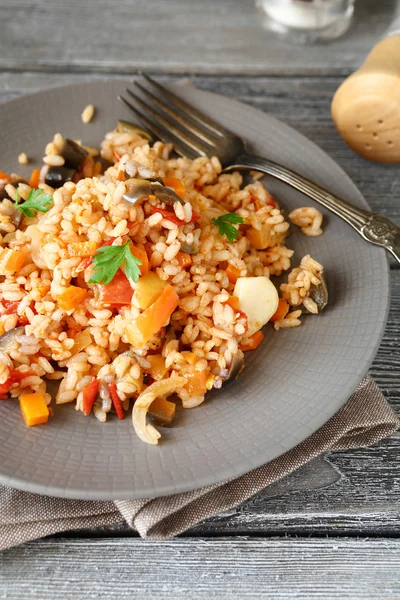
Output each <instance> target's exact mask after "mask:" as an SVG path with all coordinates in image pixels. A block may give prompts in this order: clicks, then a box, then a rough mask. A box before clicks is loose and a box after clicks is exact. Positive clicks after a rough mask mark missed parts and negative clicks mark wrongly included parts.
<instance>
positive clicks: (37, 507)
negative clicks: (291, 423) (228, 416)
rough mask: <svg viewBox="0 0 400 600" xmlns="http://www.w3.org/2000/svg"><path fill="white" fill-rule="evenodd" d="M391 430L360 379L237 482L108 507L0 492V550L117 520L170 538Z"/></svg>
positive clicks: (377, 395)
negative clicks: (311, 426) (335, 406)
mask: <svg viewBox="0 0 400 600" xmlns="http://www.w3.org/2000/svg"><path fill="white" fill-rule="evenodd" d="M398 425H399V421H398V419H397V417H396V415H395V414H394V413H393V411H392V410H391V408H390V406H389V405H388V403H387V402H386V400H385V398H384V396H383V394H382V393H381V392H380V391H379V389H378V387H377V386H376V384H375V383H374V382H373V381H372V380H371V379H370V378H368V377H367V378H365V379H364V380H363V381H362V382H361V383H360V385H359V386H358V388H357V390H356V391H355V392H354V394H353V395H352V397H351V398H350V400H349V401H348V402H347V404H345V405H344V406H343V408H342V409H341V410H340V411H339V412H338V413H337V414H336V415H335V416H333V417H332V418H331V419H330V420H329V421H328V422H327V423H326V424H325V425H323V427H321V428H320V429H319V430H318V431H316V432H315V433H314V434H313V435H311V436H310V437H309V438H308V439H306V440H305V441H304V442H302V443H301V444H299V445H298V446H296V447H295V448H293V449H292V450H289V452H286V453H285V454H283V455H282V456H279V457H278V458H276V459H274V460H272V461H271V462H269V463H267V464H265V465H263V466H262V467H259V468H258V469H254V470H253V471H250V472H249V473H246V474H245V475H242V476H241V477H237V478H236V479H231V480H229V481H224V482H222V483H218V484H215V485H210V486H207V487H204V488H201V489H198V490H194V491H192V492H186V493H183V494H176V495H174V496H166V497H162V498H148V499H144V500H117V501H115V502H105V501H104V502H97V501H96V502H94V501H89V500H66V499H63V498H52V497H49V496H41V495H39V494H31V493H28V492H21V491H19V490H14V489H11V488H9V487H0V549H1V550H3V549H5V548H9V547H11V546H16V545H18V544H22V543H24V542H26V541H28V540H32V539H36V538H40V537H43V536H46V535H50V534H54V533H57V532H61V531H68V530H71V529H83V528H88V527H98V526H107V525H112V524H115V523H119V522H121V521H123V520H125V521H126V523H127V524H128V525H129V526H130V527H132V529H135V530H136V531H137V532H138V533H139V534H140V535H141V536H142V537H143V538H152V539H165V538H170V537H173V536H174V535H177V534H178V533H182V532H183V531H185V530H186V529H188V528H189V527H192V526H193V525H195V524H197V523H199V522H200V521H202V520H204V519H206V518H207V517H211V516H212V515H215V514H217V513H220V512H222V511H226V510H228V509H231V508H233V507H234V506H236V505H238V504H240V503H241V502H243V501H244V500H246V499H248V498H250V497H251V496H253V495H254V494H256V493H257V492H259V491H260V490H262V489H263V488H265V487H266V486H269V485H270V484H272V483H274V482H276V481H278V480H280V479H282V478H283V477H285V476H286V475H289V474H290V473H292V472H293V471H295V470H296V469H298V468H299V467H301V466H303V465H305V464H306V463H307V462H309V461H310V460H311V459H313V458H316V457H317V456H320V455H321V454H323V453H324V452H327V451H329V450H344V449H349V448H358V447H360V446H368V445H371V444H374V443H375V442H377V441H379V440H380V439H382V438H383V437H386V436H388V435H390V434H391V433H393V432H394V431H395V430H396V429H397V427H398Z"/></svg>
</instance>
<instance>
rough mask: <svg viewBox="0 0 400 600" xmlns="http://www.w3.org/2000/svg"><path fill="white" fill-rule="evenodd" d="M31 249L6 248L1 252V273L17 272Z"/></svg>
mask: <svg viewBox="0 0 400 600" xmlns="http://www.w3.org/2000/svg"><path fill="white" fill-rule="evenodd" d="M28 256H29V250H11V248H4V250H2V251H1V254H0V274H1V275H5V274H6V273H15V272H16V271H19V270H20V269H21V268H22V267H23V266H24V264H25V261H26V259H27V257H28Z"/></svg>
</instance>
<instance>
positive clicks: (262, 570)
mask: <svg viewBox="0 0 400 600" xmlns="http://www.w3.org/2000/svg"><path fill="white" fill-rule="evenodd" d="M399 551H400V541H399V540H390V539H389V540H368V539H358V540H357V539H331V540H324V539H319V540H318V539H316V540H313V539H296V540H293V539H291V540H285V539H270V540H265V539H262V538H258V539H257V538H253V539H246V538H241V539H237V538H234V539H228V540H227V539H213V540H210V539H204V538H202V539H198V540H183V539H176V540H172V541H165V542H153V541H141V540H138V539H123V540H121V539H113V540H63V539H58V540H42V541H40V542H34V543H29V544H25V545H24V546H22V547H19V548H14V549H11V550H8V551H6V552H4V553H3V556H2V561H1V562H2V568H1V574H0V582H2V587H1V591H0V598H1V599H2V600H26V598H40V600H47V599H51V600H53V599H54V598H63V599H64V600H72V599H73V600H75V599H76V598H79V599H80V600H84V599H89V598H97V599H102V598H107V599H108V598H118V599H119V600H123V599H125V598H126V599H128V598H129V599H130V598H157V599H158V600H164V599H165V600H167V599H168V600H169V599H171V598H174V599H175V598H190V599H191V600H200V599H202V598H221V599H222V598H226V599H228V598H229V599H232V598H251V599H255V598H275V599H278V598H293V599H294V598H296V599H306V598H307V599H309V598H330V599H334V598H337V599H340V600H342V599H345V598H349V599H351V600H357V599H358V598H363V599H364V600H368V599H371V600H372V599H375V600H376V599H378V598H379V599H380V600H384V599H385V598H399V597H400V552H399Z"/></svg>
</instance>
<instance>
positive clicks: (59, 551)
mask: <svg viewBox="0 0 400 600" xmlns="http://www.w3.org/2000/svg"><path fill="white" fill-rule="evenodd" d="M394 4H395V2H392V1H390V0H382V1H381V2H379V3H378V2H376V1H375V0H363V1H362V2H361V1H359V2H358V5H357V6H356V17H355V22H354V25H353V27H352V28H351V30H350V31H349V33H348V34H347V35H346V36H345V37H343V38H342V39H340V40H337V41H335V42H333V43H332V44H329V45H322V46H310V47H296V46H293V45H291V44H290V43H289V42H288V41H286V40H281V39H278V38H276V37H274V36H273V35H272V34H270V33H268V32H267V31H265V30H264V29H263V28H262V24H261V18H260V13H259V12H258V11H257V10H256V8H255V6H254V2H253V1H252V0H242V1H241V2H238V1H237V0H219V1H218V2H216V1H214V0H203V1H202V2H196V1H195V0H169V1H168V2H167V1H166V0H164V1H163V0H119V2H118V3H114V2H108V1H107V0H88V1H87V2H86V3H82V2H80V1H78V0H69V1H68V2H66V1H65V0H52V2H48V1H47V0H0V14H1V36H0V101H4V100H8V99H11V98H14V97H17V96H19V95H21V94H25V93H28V92H31V91H35V90H38V89H43V88H46V87H48V86H53V85H57V84H66V83H69V82H75V81H83V80H87V79H89V78H94V77H105V76H107V77H110V76H112V77H118V76H121V75H125V76H126V75H127V74H132V75H133V74H134V73H136V72H137V71H138V70H140V69H146V70H148V71H149V72H150V73H154V74H157V75H158V76H159V77H160V79H161V80H164V81H176V80H178V79H182V77H184V78H188V77H190V79H191V80H192V81H193V82H194V84H195V85H197V86H198V87H199V88H201V89H205V90H210V91H214V92H218V93H220V94H224V95H226V96H229V97H234V98H237V99H239V100H241V101H243V102H246V103H248V104H250V105H253V106H255V107H257V108H259V109H261V110H264V111H265V112H268V113H269V114H271V115H272V116H274V117H277V118H279V119H281V120H282V121H284V122H286V123H288V124H289V125H291V126H293V127H294V128H296V129H297V130H299V131H300V132H301V133H303V134H305V135H306V136H307V137H309V138H310V139H311V140H313V141H314V142H315V143H316V144H318V145H319V146H320V147H321V148H323V149H324V150H325V151H326V152H327V153H328V154H329V155H330V156H332V157H333V158H334V159H335V160H336V161H337V162H338V164H339V165H341V166H342V167H343V168H344V170H345V171H346V172H347V173H348V174H349V175H350V177H351V178H352V179H353V180H354V182H355V183H356V184H357V185H358V186H359V188H360V189H361V191H362V192H363V194H364V196H365V197H366V199H367V200H368V202H369V204H370V205H371V207H372V209H373V210H375V211H380V212H383V213H384V214H386V215H387V216H388V217H389V218H391V219H393V220H394V221H395V222H396V223H397V224H400V202H399V199H400V177H399V167H398V166H382V165H377V164H373V163H369V162H366V161H364V160H363V159H361V158H360V157H358V156H356V155H355V154H354V153H353V152H352V151H351V150H350V149H349V148H348V147H347V146H346V145H345V144H344V142H343V141H342V140H341V138H340V137H339V136H338V134H337V132H336V131H335V128H334V126H333V124H332V121H331V118H330V102H331V99H332V95H333V93H334V91H335V90H336V88H337V87H338V86H339V84H340V83H341V81H342V80H343V78H344V77H345V76H346V75H347V74H349V73H351V72H352V71H353V70H355V69H356V68H357V67H358V66H359V65H360V64H361V62H362V61H363V60H364V58H365V56H366V54H367V53H368V51H369V49H370V48H371V47H372V46H373V44H374V43H376V42H377V41H378V40H379V38H380V37H382V36H383V35H384V32H385V30H386V29H387V27H388V26H389V23H390V21H391V18H392V15H393V10H394ZM0 123H1V109H0ZM371 276H373V274H371ZM391 282H392V304H391V311H390V316H389V322H388V325H387V329H386V332H385V336H384V339H383V341H382V344H381V347H380V349H379V352H378V354H377V356H376V359H375V361H374V363H373V365H372V367H371V371H370V373H371V375H372V376H373V377H374V379H375V381H376V382H377V383H378V385H379V386H380V388H381V389H382V391H383V392H384V394H385V396H386V397H387V399H388V401H389V402H390V404H391V405H392V407H393V408H394V409H395V410H399V407H400V349H399V342H400V325H399V313H400V269H399V265H398V264H395V263H394V261H391ZM399 439H400V437H399V434H398V433H397V434H394V435H392V436H391V437H390V438H388V439H385V440H383V441H382V442H381V443H379V444H376V445H375V446H373V447H371V448H367V449H359V450H349V451H346V452H336V453H331V454H328V455H326V456H325V457H323V458H320V459H317V460H315V461H313V462H312V463H310V464H309V465H307V466H306V467H303V469H301V470H300V471H297V472H296V473H295V474H293V475H292V476H290V477H288V478H286V479H285V480H283V481H281V482H279V483H277V484H275V485H274V486H273V487H270V488H268V489H267V490H264V491H263V492H261V493H259V494H257V495H256V496H255V497H253V498H252V499H251V500H249V501H248V502H246V503H245V504H243V505H242V506H240V507H238V508H237V509H235V510H232V511H230V512H229V513H224V514H222V515H218V516H216V517H214V518H212V519H209V520H207V521H206V522H204V523H202V524H201V525H198V526H197V527H195V528H193V529H192V530H190V531H188V532H186V533H185V534H184V535H183V536H181V537H180V538H178V539H175V540H171V541H167V542H153V541H152V542H148V541H142V540H140V539H139V538H138V536H137V534H135V533H134V532H132V531H129V530H128V528H127V527H126V526H124V525H123V524H122V523H121V524H120V525H118V526H115V527H112V528H111V527H110V528H99V529H95V530H84V531H79V532H78V531H77V532H69V533H68V534H60V535H58V536H54V537H51V538H47V539H45V540H39V541H36V542H30V543H28V544H25V545H24V546H21V547H18V548H13V549H11V550H8V551H6V552H4V553H3V554H2V556H1V557H0V564H1V568H0V599H10V600H11V599H12V600H19V599H21V600H25V599H26V598H28V597H29V598H40V599H46V600H47V599H50V598H52V599H53V598H55V597H57V598H58V597H63V598H64V599H65V600H69V599H72V598H74V599H75V598H78V599H80V600H82V599H86V598H118V599H120V598H144V597H147V598H153V597H154V598H156V597H157V598H262V597H263V598H264V597H271V598H310V597H313V598H341V599H342V598H352V599H355V598H379V599H384V598H399V597H400V553H399V550H400V543H399V536H400V514H399V501H400V485H399V478H400V469H399V460H398V446H399Z"/></svg>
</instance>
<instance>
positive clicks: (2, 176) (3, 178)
mask: <svg viewBox="0 0 400 600" xmlns="http://www.w3.org/2000/svg"><path fill="white" fill-rule="evenodd" d="M0 179H1V181H5V182H6V184H7V183H11V182H12V177H10V176H9V175H7V173H4V171H0Z"/></svg>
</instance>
